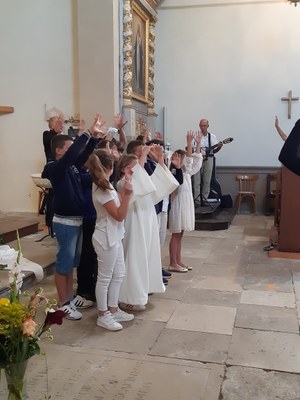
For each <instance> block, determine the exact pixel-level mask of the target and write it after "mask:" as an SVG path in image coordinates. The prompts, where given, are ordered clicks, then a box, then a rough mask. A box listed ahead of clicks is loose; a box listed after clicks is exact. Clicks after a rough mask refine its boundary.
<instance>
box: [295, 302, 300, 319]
mask: <svg viewBox="0 0 300 400" xmlns="http://www.w3.org/2000/svg"><path fill="white" fill-rule="evenodd" d="M296 310H297V314H298V319H300V300H299V301H296Z"/></svg>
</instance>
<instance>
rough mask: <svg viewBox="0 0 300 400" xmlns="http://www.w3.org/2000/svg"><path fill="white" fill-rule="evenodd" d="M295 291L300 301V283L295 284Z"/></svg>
mask: <svg viewBox="0 0 300 400" xmlns="http://www.w3.org/2000/svg"><path fill="white" fill-rule="evenodd" d="M294 289H295V296H296V300H297V301H299V300H300V281H297V282H295V283H294Z"/></svg>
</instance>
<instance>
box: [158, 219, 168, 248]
mask: <svg viewBox="0 0 300 400" xmlns="http://www.w3.org/2000/svg"><path fill="white" fill-rule="evenodd" d="M157 222H158V229H159V241H160V248H161V249H162V248H163V247H164V244H165V240H166V234H167V222H168V213H167V212H166V211H161V212H160V213H159V214H157Z"/></svg>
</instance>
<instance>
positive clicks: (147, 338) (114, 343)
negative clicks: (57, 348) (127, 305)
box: [52, 309, 166, 354]
mask: <svg viewBox="0 0 300 400" xmlns="http://www.w3.org/2000/svg"><path fill="white" fill-rule="evenodd" d="M139 314H142V311H140V312H136V313H135V319H134V320H133V321H130V322H124V323H122V325H123V329H122V330H121V331H118V332H110V331H108V330H106V329H104V328H101V327H98V326H97V325H96V318H97V317H96V315H97V313H96V312H95V311H94V312H92V311H91V310H90V309H89V310H83V318H82V320H80V321H69V320H66V321H64V323H63V325H62V326H53V327H52V332H53V336H54V342H55V343H56V344H59V345H66V346H74V347H77V348H81V350H84V349H85V348H89V349H93V350H96V349H102V350H112V351H125V352H133V353H139V354H147V353H148V350H149V348H151V347H152V346H153V344H154V343H155V340H156V338H157V336H159V334H160V333H161V331H162V329H164V327H165V325H166V324H165V323H163V322H156V321H148V320H144V319H141V318H139ZM137 337H139V338H142V340H137Z"/></svg>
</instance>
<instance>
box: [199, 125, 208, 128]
mask: <svg viewBox="0 0 300 400" xmlns="http://www.w3.org/2000/svg"><path fill="white" fill-rule="evenodd" d="M199 126H200V128H207V127H208V125H199Z"/></svg>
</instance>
